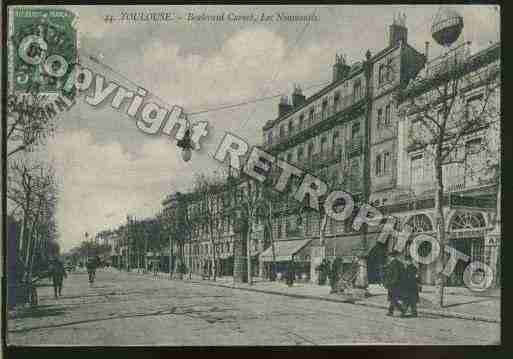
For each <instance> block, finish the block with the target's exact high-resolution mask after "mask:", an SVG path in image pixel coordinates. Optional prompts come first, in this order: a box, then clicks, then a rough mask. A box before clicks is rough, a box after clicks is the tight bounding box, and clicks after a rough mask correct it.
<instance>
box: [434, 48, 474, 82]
mask: <svg viewBox="0 0 513 359" xmlns="http://www.w3.org/2000/svg"><path fill="white" fill-rule="evenodd" d="M469 57H470V47H469V44H467V43H464V44H462V45H460V46H459V47H457V48H455V49H453V50H451V51H449V52H447V53H446V54H444V55H442V56H439V57H437V58H435V59H433V60H432V61H431V62H429V64H428V65H427V74H426V75H427V76H426V77H428V78H429V77H437V76H442V75H444V74H446V73H449V72H450V71H452V70H454V69H455V68H457V67H458V66H461V65H462V64H464V63H465V62H467V60H468V59H469Z"/></svg>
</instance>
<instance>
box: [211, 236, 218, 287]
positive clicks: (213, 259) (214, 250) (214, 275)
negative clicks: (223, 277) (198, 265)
mask: <svg viewBox="0 0 513 359" xmlns="http://www.w3.org/2000/svg"><path fill="white" fill-rule="evenodd" d="M210 238H211V241H210V242H211V244H212V272H213V273H212V275H213V277H214V282H215V281H216V278H217V268H216V245H215V240H214V232H213V230H212V228H211V229H210Z"/></svg>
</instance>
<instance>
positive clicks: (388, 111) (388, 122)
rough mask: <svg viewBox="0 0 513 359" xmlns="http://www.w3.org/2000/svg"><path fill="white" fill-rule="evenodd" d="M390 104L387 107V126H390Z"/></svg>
mask: <svg viewBox="0 0 513 359" xmlns="http://www.w3.org/2000/svg"><path fill="white" fill-rule="evenodd" d="M390 108H391V106H390V104H388V105H387V106H386V107H385V126H389V125H390Z"/></svg>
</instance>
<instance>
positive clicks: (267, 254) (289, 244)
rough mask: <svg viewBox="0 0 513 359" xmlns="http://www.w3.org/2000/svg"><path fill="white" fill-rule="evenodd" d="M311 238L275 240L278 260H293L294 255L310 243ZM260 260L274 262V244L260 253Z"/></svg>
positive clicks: (275, 251) (276, 258)
mask: <svg viewBox="0 0 513 359" xmlns="http://www.w3.org/2000/svg"><path fill="white" fill-rule="evenodd" d="M310 241H311V239H302V240H292V241H276V242H274V253H275V260H276V262H286V261H291V260H292V257H293V256H294V255H295V254H296V253H298V252H299V251H300V250H301V249H303V248H304V247H305V246H306V245H308V244H309V243H310ZM260 260H261V261H264V262H272V260H273V249H272V246H270V247H269V248H267V249H266V250H265V251H264V252H262V254H261V255H260Z"/></svg>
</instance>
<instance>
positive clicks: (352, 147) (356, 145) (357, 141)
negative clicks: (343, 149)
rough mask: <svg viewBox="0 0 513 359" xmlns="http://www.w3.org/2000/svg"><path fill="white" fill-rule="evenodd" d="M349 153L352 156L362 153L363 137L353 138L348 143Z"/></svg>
mask: <svg viewBox="0 0 513 359" xmlns="http://www.w3.org/2000/svg"><path fill="white" fill-rule="evenodd" d="M346 146H347V152H348V154H350V155H354V154H358V153H360V152H361V151H362V137H361V136H358V137H356V138H352V139H351V140H349V141H348V143H347V145H346Z"/></svg>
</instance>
